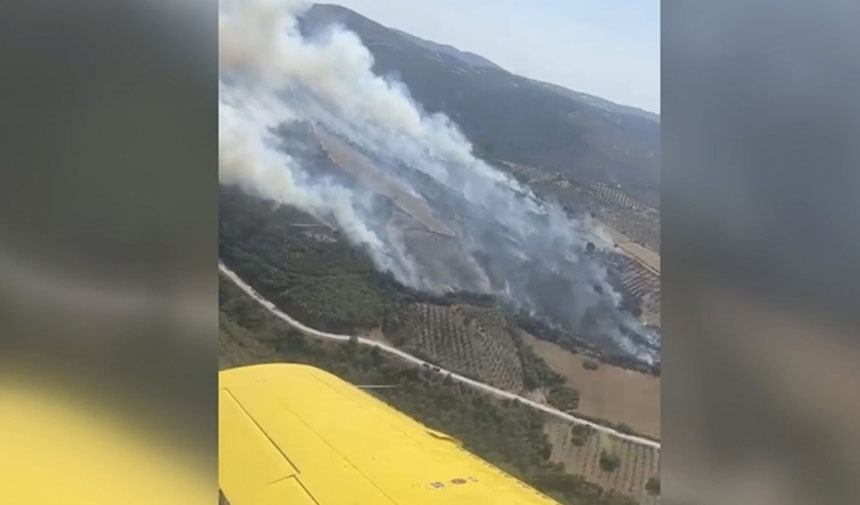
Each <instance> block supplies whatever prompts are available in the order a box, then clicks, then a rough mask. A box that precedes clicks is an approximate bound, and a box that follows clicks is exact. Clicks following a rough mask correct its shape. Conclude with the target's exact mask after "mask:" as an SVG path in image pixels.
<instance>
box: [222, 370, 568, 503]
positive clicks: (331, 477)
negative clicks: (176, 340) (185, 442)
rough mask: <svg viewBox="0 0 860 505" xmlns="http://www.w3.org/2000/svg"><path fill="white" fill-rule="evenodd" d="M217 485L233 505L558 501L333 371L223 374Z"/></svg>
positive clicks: (241, 371)
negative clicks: (341, 377)
mask: <svg viewBox="0 0 860 505" xmlns="http://www.w3.org/2000/svg"><path fill="white" fill-rule="evenodd" d="M218 416H219V417H218V419H219V486H220V488H221V492H222V495H223V498H226V501H227V502H229V503H230V505H275V504H277V505H288V504H289V505H437V504H438V505H443V504H444V505H498V504H502V503H503V504H505V505H558V504H557V502H555V501H553V500H551V499H550V498H548V497H546V496H544V495H542V494H540V493H539V492H538V491H536V490H534V489H533V488H531V487H529V486H527V485H526V484H523V483H522V482H520V481H518V480H517V479H515V478H513V477H511V476H510V475H508V474H506V473H504V472H502V471H501V470H499V469H498V468H496V467H493V466H492V465H490V464H489V463H487V462H485V461H483V460H481V459H479V458H478V457H476V456H474V455H472V454H471V453H469V452H468V451H466V450H465V449H463V448H462V447H461V446H460V444H459V443H458V442H457V441H456V440H454V439H452V438H450V437H448V436H446V435H444V434H442V433H439V432H436V431H434V430H432V429H430V428H427V427H426V426H424V425H422V424H420V423H418V422H416V421H414V420H413V419H411V418H409V417H407V416H406V415H404V414H402V413H400V412H398V411H397V410H395V409H393V408H391V407H389V406H388V405H386V404H385V403H383V402H381V401H379V400H377V399H376V398H374V397H372V396H371V395H369V394H367V393H365V392H364V391H362V390H360V389H358V388H356V387H355V386H352V385H350V384H349V383H347V382H344V381H343V380H341V379H339V378H337V377H335V376H334V375H332V374H329V373H327V372H324V371H322V370H319V369H317V368H313V367H310V366H305V365H294V364H271V365H256V366H250V367H242V368H234V369H232V370H226V371H222V372H220V374H219V414H218Z"/></svg>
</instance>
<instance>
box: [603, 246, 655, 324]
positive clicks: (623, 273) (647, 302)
mask: <svg viewBox="0 0 860 505" xmlns="http://www.w3.org/2000/svg"><path fill="white" fill-rule="evenodd" d="M612 263H613V265H614V266H615V267H616V268H617V269H618V271H619V277H620V278H621V285H622V286H623V287H624V290H625V291H626V292H628V293H630V295H631V296H632V297H633V298H634V299H635V300H636V302H637V303H638V304H639V307H640V308H641V309H642V312H643V313H645V314H653V313H656V314H659V313H660V276H659V275H657V274H655V273H654V272H652V271H651V270H648V269H647V268H645V267H643V266H642V265H640V264H639V263H638V262H636V261H634V260H632V259H630V258H628V257H626V256H622V255H616V256H615V257H614V258H613V259H612Z"/></svg>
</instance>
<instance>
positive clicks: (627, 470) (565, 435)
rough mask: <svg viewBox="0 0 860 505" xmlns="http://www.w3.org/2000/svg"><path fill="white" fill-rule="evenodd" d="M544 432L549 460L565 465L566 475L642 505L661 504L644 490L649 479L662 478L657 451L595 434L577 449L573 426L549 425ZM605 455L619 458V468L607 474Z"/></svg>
mask: <svg viewBox="0 0 860 505" xmlns="http://www.w3.org/2000/svg"><path fill="white" fill-rule="evenodd" d="M544 430H545V432H546V434H547V436H548V437H549V441H550V443H551V444H552V454H551V456H550V459H551V460H552V461H554V462H560V463H562V464H564V467H565V471H566V472H568V473H571V474H574V475H581V476H582V477H583V478H585V479H586V480H588V481H589V482H593V483H595V484H598V485H600V486H601V487H603V488H604V489H605V490H607V491H614V492H616V493H620V494H624V495H627V496H630V497H632V498H634V499H636V500H638V501H639V503H640V504H642V505H657V504H659V503H660V497H659V496H653V495H651V494H649V493H648V491H647V490H646V489H645V484H646V483H647V482H648V479H649V478H651V477H656V476H659V474H660V452H659V450H658V449H654V448H652V447H647V446H644V445H639V444H634V443H632V442H627V441H622V440H618V439H615V438H610V437H608V436H602V435H598V434H596V433H594V432H592V433H591V434H590V435H589V436H588V437H587V438H586V440H585V443H584V444H583V445H582V446H578V445H576V444H575V443H574V441H573V437H572V431H571V425H570V424H568V423H565V422H562V421H555V420H552V421H547V424H546V427H545V429H544ZM602 451H607V452H609V453H614V454H615V455H617V456H618V458H619V460H620V464H619V465H618V468H616V469H615V470H612V471H605V470H603V469H602V468H601V467H600V455H601V452H602Z"/></svg>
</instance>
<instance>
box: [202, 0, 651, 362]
mask: <svg viewBox="0 0 860 505" xmlns="http://www.w3.org/2000/svg"><path fill="white" fill-rule="evenodd" d="M308 6H309V5H308V4H307V3H306V2H298V1H293V0H278V1H274V0H221V2H220V9H219V29H220V35H219V60H220V67H221V70H220V80H219V89H220V103H219V121H220V125H219V135H220V167H219V178H220V180H221V182H222V183H225V184H236V185H239V186H240V187H242V188H243V189H244V190H245V191H246V192H249V193H252V194H255V195H257V196H260V197H263V198H266V199H271V200H274V201H276V202H279V203H283V204H287V205H292V206H296V207H299V208H301V209H303V210H305V211H307V212H310V213H312V214H314V215H316V216H318V217H320V218H324V219H327V220H329V221H331V222H333V223H334V224H335V225H336V226H337V227H338V228H340V229H341V230H343V231H344V233H345V234H346V235H347V236H348V237H349V239H350V240H351V241H352V242H354V243H355V244H358V245H360V246H362V247H363V248H364V249H366V250H367V251H368V253H369V254H370V256H371V258H372V259H373V261H374V262H375V263H376V265H377V267H378V268H380V269H382V270H386V271H390V272H391V273H392V274H393V275H394V276H395V277H396V278H397V279H398V280H400V281H401V282H403V283H405V284H407V285H410V286H413V287H417V288H420V289H426V290H433V291H441V290H445V289H475V286H476V285H480V284H481V283H480V282H477V281H476V282H477V283H476V284H474V285H462V284H458V283H457V282H456V281H453V282H452V281H450V279H449V278H448V277H445V278H444V280H440V279H439V278H440V276H435V275H434V274H433V269H432V268H429V267H428V266H427V265H426V264H425V262H423V260H422V259H421V258H419V257H418V256H419V252H418V251H417V250H418V249H422V247H421V246H417V247H416V246H415V245H414V244H413V245H412V247H410V244H409V240H408V239H405V238H404V235H403V233H401V231H399V230H397V229H396V227H392V226H388V225H386V222H382V221H383V218H380V217H379V216H380V214H379V212H378V209H377V208H376V205H375V201H376V200H375V198H374V195H373V192H372V191H370V190H369V189H368V188H367V187H362V186H361V185H356V184H349V183H348V182H345V181H344V180H343V179H339V178H336V177H332V176H331V174H328V173H321V172H320V170H318V169H317V168H316V166H315V164H314V162H313V161H312V159H311V158H310V157H309V156H308V155H307V153H306V152H305V150H304V149H302V148H299V147H295V143H293V144H291V143H290V142H288V141H289V137H290V134H289V133H284V132H285V131H286V132H289V131H291V130H289V129H285V128H284V126H285V125H291V124H294V125H295V124H304V125H311V126H310V127H311V128H312V129H313V131H315V132H316V131H320V132H324V135H329V134H330V135H333V136H336V137H338V138H340V139H343V141H345V142H346V143H348V144H349V145H350V146H351V148H353V149H355V150H356V152H360V153H362V155H363V156H366V157H368V158H370V159H372V160H373V162H374V164H375V165H376V166H377V167H379V168H380V169H382V170H384V171H385V172H386V174H388V175H390V176H391V177H392V178H396V179H397V180H399V181H402V182H404V183H405V184H406V186H407V191H408V192H409V193H411V194H412V195H415V196H416V197H418V195H420V197H419V198H421V199H422V200H426V201H427V202H429V204H430V207H431V208H432V209H433V211H434V213H435V214H436V216H437V217H438V218H439V219H440V220H441V221H443V222H444V223H445V225H446V226H447V227H449V228H450V230H452V231H453V233H454V234H455V235H456V237H457V241H458V242H459V244H458V247H460V248H461V249H462V250H463V252H464V254H466V255H467V256H468V261H465V262H464V264H466V263H468V264H470V265H475V266H477V265H480V266H479V267H478V268H480V269H481V270H482V272H481V274H480V275H481V276H484V279H486V281H485V282H484V284H486V290H489V291H492V292H494V293H496V294H498V295H501V296H502V297H504V298H506V299H508V300H509V301H511V302H513V303H514V304H516V305H517V306H519V307H520V308H523V309H526V310H529V311H532V312H533V313H534V314H536V315H537V316H540V317H543V318H546V319H547V320H549V321H552V322H553V323H555V324H558V325H560V326H563V327H566V328H568V329H574V330H576V331H579V332H582V333H583V334H586V335H587V336H589V337H590V338H592V339H593V340H595V341H600V343H603V344H607V345H612V346H614V347H615V348H616V349H618V350H621V351H623V352H625V353H627V354H629V355H631V356H635V357H637V358H639V359H641V360H643V361H646V362H652V363H653V362H655V361H658V360H659V357H658V348H659V337H658V336H657V335H656V334H655V333H653V332H651V331H650V330H647V329H645V328H644V327H643V326H642V325H641V323H640V322H639V321H638V320H636V319H635V318H634V317H633V316H631V315H630V314H629V313H627V312H625V311H623V310H621V309H620V308H619V305H620V302H621V297H620V295H619V294H618V293H617V291H616V290H615V289H614V288H613V286H612V285H611V284H610V282H609V280H608V278H607V270H606V268H605V266H604V264H603V261H602V259H601V255H600V254H599V251H600V250H601V249H602V248H610V247H611V245H612V244H611V242H610V241H608V240H607V239H605V238H604V237H603V235H601V234H600V233H598V232H597V231H596V230H594V229H592V228H591V226H590V225H588V224H587V221H586V220H585V219H577V218H571V217H569V216H568V215H566V213H565V212H564V211H562V210H561V209H560V208H559V207H558V206H555V205H551V204H547V203H545V202H541V201H540V200H539V199H538V198H536V197H535V195H534V194H533V193H532V192H531V191H530V190H529V189H528V188H524V187H522V186H521V185H520V184H519V183H517V182H516V181H515V180H514V179H512V178H511V177H509V176H507V175H505V174H504V173H502V172H500V171H498V170H496V169H495V168H493V167H492V166H490V165H488V164H487V163H485V162H483V161H482V160H480V159H477V158H476V157H475V156H473V155H472V148H471V145H470V143H469V142H468V140H467V139H466V138H465V137H464V136H463V134H462V133H461V132H460V131H459V129H458V128H457V126H456V125H455V124H453V123H452V122H451V121H450V120H449V119H448V118H447V117H445V116H444V115H441V114H427V113H425V112H424V111H423V110H422V108H421V107H420V105H418V104H417V103H415V101H414V100H413V99H412V98H411V97H410V95H409V92H408V90H407V89H406V88H405V86H403V85H402V84H400V83H398V82H396V81H394V80H391V79H387V78H384V77H380V76H377V75H374V74H373V72H372V70H371V68H372V65H373V58H372V56H371V54H370V52H369V51H368V50H367V48H365V47H364V45H363V44H362V43H361V41H360V40H359V38H358V37H357V36H356V35H355V34H353V33H351V32H349V31H347V30H345V29H344V28H342V27H338V26H332V27H330V28H328V29H327V30H324V31H321V32H318V33H314V34H312V35H304V34H302V32H301V29H300V26H299V22H298V16H300V15H301V13H302V12H303V11H304V10H305V9H306V8H307V7H308ZM290 146H293V147H290ZM387 220H388V217H385V218H384V221H387ZM589 242H591V243H593V244H595V245H596V246H597V250H598V253H596V254H595V253H588V252H586V245H587V244H588V243H589ZM424 248H426V246H425V247H424ZM464 268H465V267H464ZM451 277H454V278H456V277H457V276H456V275H454V276H451ZM462 277H463V278H469V277H468V276H465V275H464V276H462ZM473 277H474V276H473ZM464 282H465V281H464Z"/></svg>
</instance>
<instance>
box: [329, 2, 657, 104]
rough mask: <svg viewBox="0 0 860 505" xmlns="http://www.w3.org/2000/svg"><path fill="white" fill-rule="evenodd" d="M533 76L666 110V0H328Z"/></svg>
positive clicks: (614, 99) (615, 99)
mask: <svg viewBox="0 0 860 505" xmlns="http://www.w3.org/2000/svg"><path fill="white" fill-rule="evenodd" d="M329 1H330V3H337V4H340V5H343V6H345V7H349V8H350V9H353V10H355V11H357V12H359V13H360V14H362V15H364V16H367V17H369V18H371V19H373V20H374V21H377V22H379V23H382V24H383V25H386V26H390V27H394V28H398V29H400V30H403V31H405V32H409V33H411V34H413V35H416V36H418V37H421V38H425V39H429V40H432V41H434V42H440V43H445V44H450V45H452V46H454V47H456V48H458V49H461V50H465V51H472V52H474V53H477V54H480V55H481V56H484V57H486V58H489V59H490V60H492V61H494V62H495V63H497V64H498V65H501V66H502V67H504V68H506V69H507V70H510V71H511V72H514V73H516V74H521V75H524V76H527V77H531V78H534V79H539V80H542V81H548V82H552V83H556V84H561V85H562V86H565V87H568V88H570V89H573V90H576V91H583V92H586V93H590V94H593V95H597V96H599V97H602V98H606V99H608V100H612V101H614V102H618V103H621V104H624V105H633V106H636V107H641V108H643V109H646V110H650V111H653V112H659V111H660V0H531V1H530V0H432V1H421V0H334V1H332V0H329Z"/></svg>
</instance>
